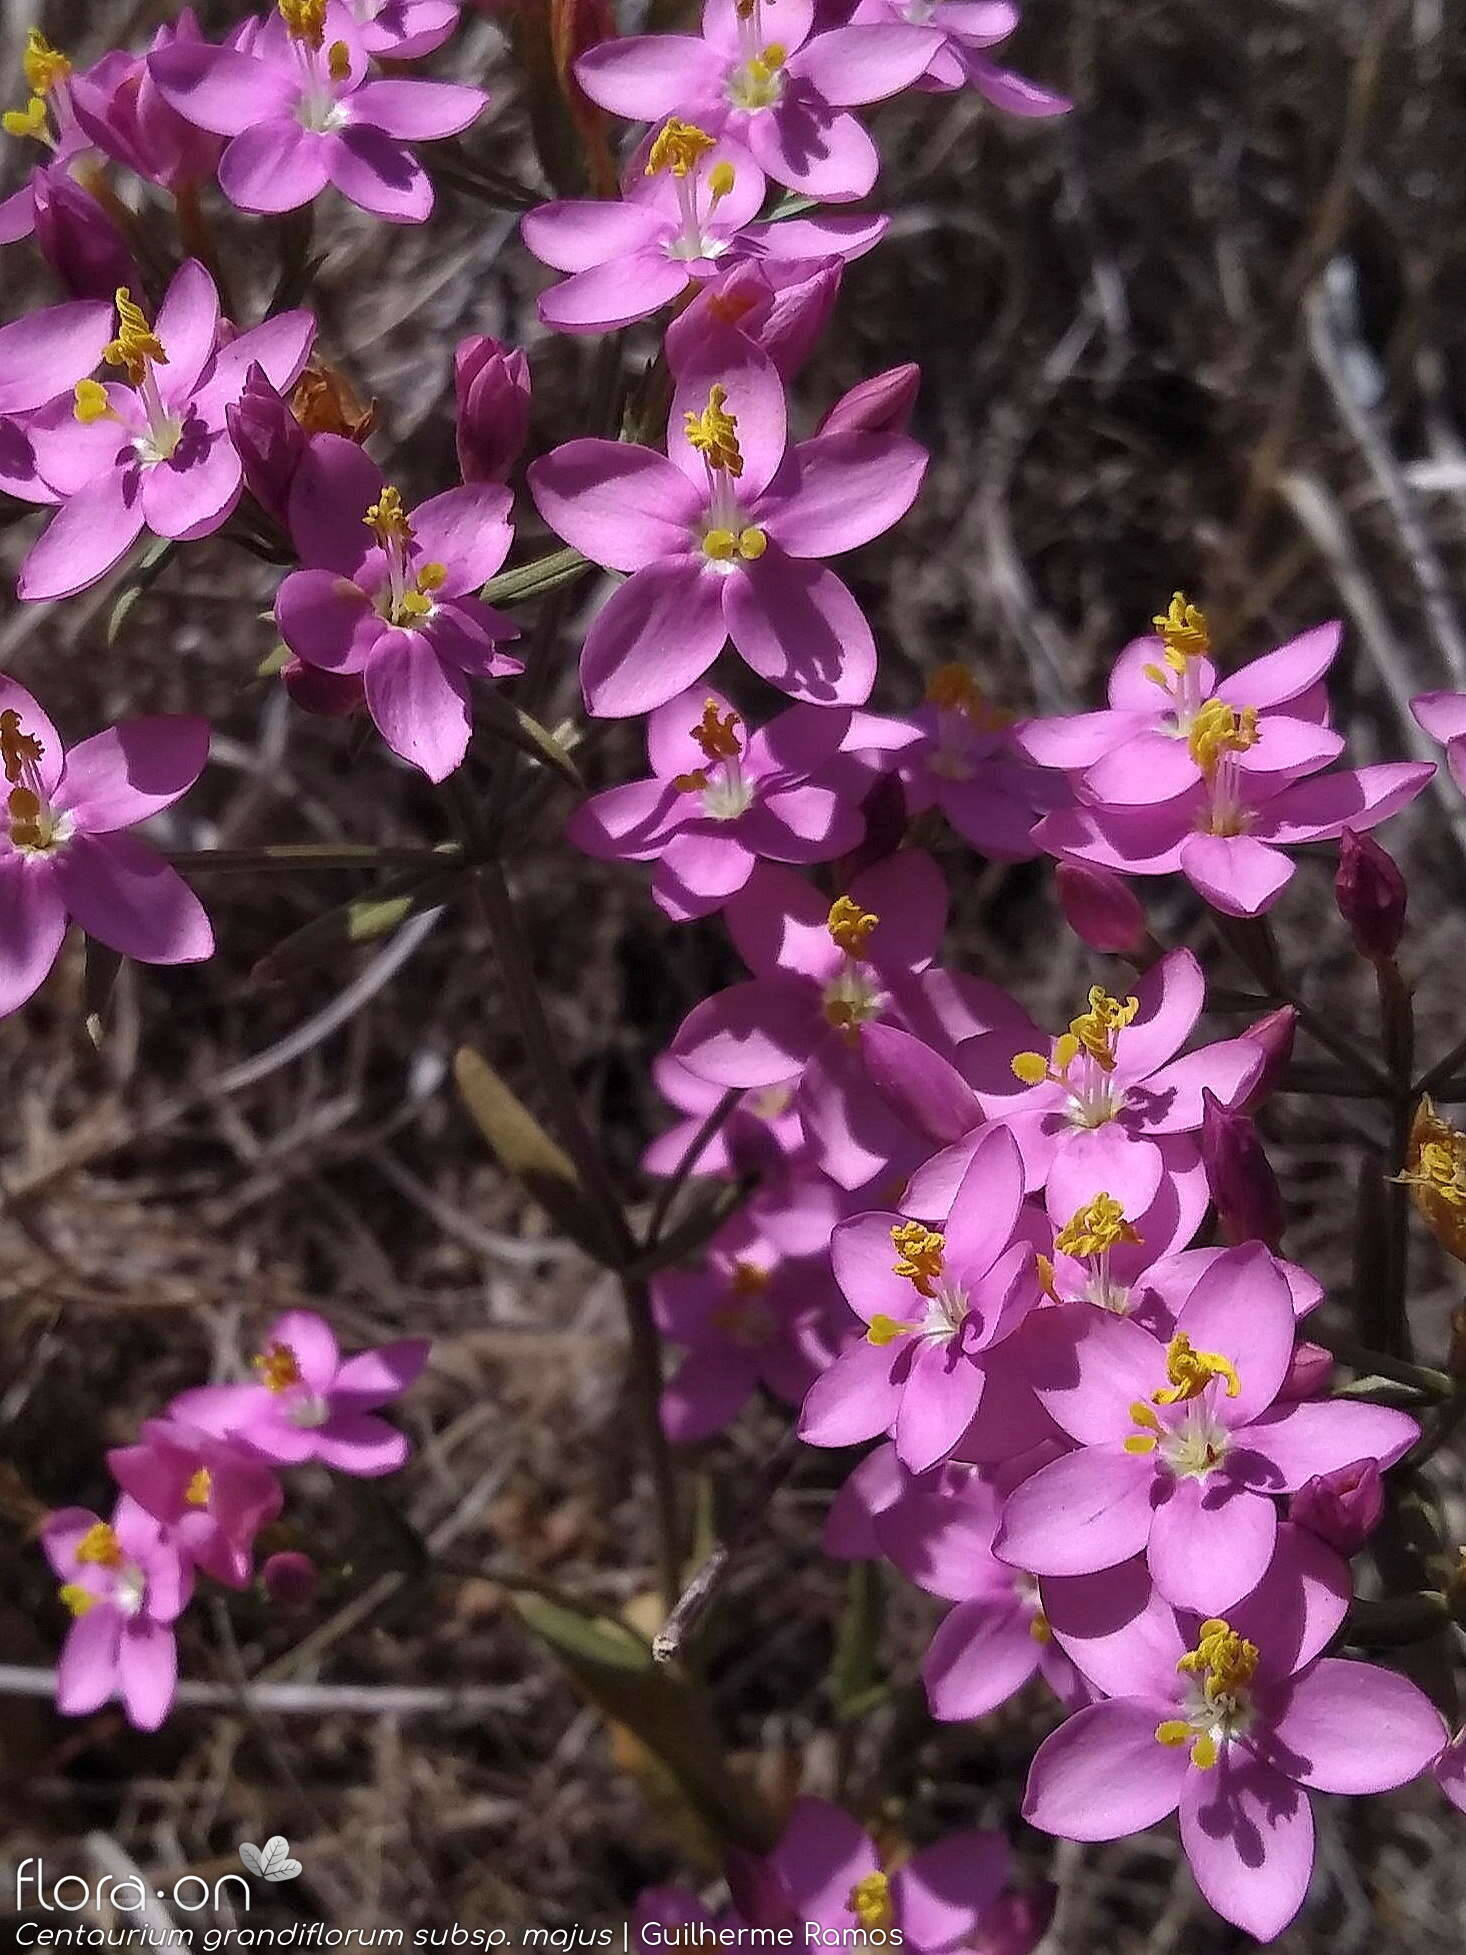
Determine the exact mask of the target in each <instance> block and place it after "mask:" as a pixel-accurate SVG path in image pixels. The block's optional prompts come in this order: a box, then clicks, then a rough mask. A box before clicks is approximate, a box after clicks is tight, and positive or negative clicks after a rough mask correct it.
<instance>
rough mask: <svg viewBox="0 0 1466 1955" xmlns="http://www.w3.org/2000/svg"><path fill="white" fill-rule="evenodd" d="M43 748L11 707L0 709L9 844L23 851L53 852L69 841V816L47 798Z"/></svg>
mask: <svg viewBox="0 0 1466 1955" xmlns="http://www.w3.org/2000/svg"><path fill="white" fill-rule="evenodd" d="M44 751H45V749H44V748H43V747H42V745H41V742H40V741H39V740H38V739H37V738H36V736H35V734H33V733H27V732H26V730H25V728H24V726H23V725H22V724H21V718H20V714H19V713H17V712H16V711H15V710H14V708H13V707H7V708H6V710H5V711H4V712H3V713H0V767H3V769H4V773H5V779H6V782H7V783H8V785H9V790H10V791H9V793H8V794H7V795H6V797H5V812H6V815H7V818H8V821H9V827H10V841H11V845H12V847H14V848H16V849H18V850H19V851H20V853H21V854H22V855H52V854H54V853H55V852H56V850H57V849H59V848H62V847H63V846H64V845H65V844H66V843H67V842H68V841H70V839H71V836H72V833H73V829H74V823H73V821H72V818H71V816H70V815H69V814H57V813H56V812H55V811H54V810H53V809H52V807H51V804H50V802H49V801H48V800H47V798H46V790H45V788H44V786H43V785H42V783H41V772H40V761H41V756H42V754H43V753H44Z"/></svg>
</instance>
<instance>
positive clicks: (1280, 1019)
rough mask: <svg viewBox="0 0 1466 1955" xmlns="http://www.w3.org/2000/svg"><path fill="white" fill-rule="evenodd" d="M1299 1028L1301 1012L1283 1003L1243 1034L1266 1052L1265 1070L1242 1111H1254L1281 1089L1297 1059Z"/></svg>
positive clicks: (1264, 1053) (1254, 1082)
mask: <svg viewBox="0 0 1466 1955" xmlns="http://www.w3.org/2000/svg"><path fill="white" fill-rule="evenodd" d="M1297 1030H1298V1014H1297V1012H1296V1011H1295V1010H1294V1009H1293V1007H1292V1006H1291V1005H1280V1006H1279V1007H1278V1009H1277V1010H1276V1011H1270V1012H1268V1013H1267V1015H1266V1016H1265V1017H1263V1018H1259V1019H1257V1020H1255V1021H1254V1022H1253V1023H1252V1024H1251V1025H1249V1026H1248V1027H1247V1029H1246V1031H1245V1032H1243V1034H1242V1036H1243V1038H1244V1039H1246V1040H1247V1042H1248V1044H1249V1045H1255V1046H1258V1047H1260V1049H1261V1051H1262V1071H1261V1072H1260V1073H1259V1074H1258V1075H1257V1078H1256V1079H1255V1080H1254V1081H1253V1083H1252V1089H1251V1091H1250V1092H1249V1093H1248V1095H1247V1098H1246V1099H1245V1100H1244V1101H1243V1102H1242V1106H1241V1111H1242V1112H1243V1113H1250V1112H1251V1111H1252V1110H1253V1108H1254V1107H1259V1106H1261V1105H1262V1103H1263V1101H1264V1100H1265V1099H1267V1098H1268V1097H1269V1095H1270V1094H1272V1093H1274V1092H1276V1091H1277V1089H1278V1087H1279V1085H1280V1084H1281V1083H1282V1078H1283V1074H1284V1073H1285V1072H1286V1071H1287V1070H1288V1067H1289V1065H1290V1064H1291V1062H1292V1058H1293V1040H1294V1036H1295V1035H1296V1033H1297Z"/></svg>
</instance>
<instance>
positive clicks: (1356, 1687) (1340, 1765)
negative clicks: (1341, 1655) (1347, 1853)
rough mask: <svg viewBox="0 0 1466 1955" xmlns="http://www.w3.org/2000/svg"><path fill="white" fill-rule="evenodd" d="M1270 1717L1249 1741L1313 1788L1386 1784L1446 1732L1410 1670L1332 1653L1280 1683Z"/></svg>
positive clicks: (1420, 1764) (1369, 1788) (1368, 1788)
mask: <svg viewBox="0 0 1466 1955" xmlns="http://www.w3.org/2000/svg"><path fill="white" fill-rule="evenodd" d="M1270 1722H1271V1724H1272V1727H1273V1730H1272V1731H1267V1730H1264V1731H1259V1732H1258V1734H1257V1736H1256V1737H1255V1738H1254V1739H1253V1740H1252V1743H1253V1748H1254V1749H1255V1750H1256V1751H1257V1752H1258V1753H1259V1754H1260V1755H1261V1756H1263V1757H1265V1758H1267V1759H1268V1761H1269V1762H1270V1763H1272V1764H1274V1765H1276V1766H1277V1767H1278V1769H1279V1770H1280V1771H1283V1772H1286V1773H1287V1775H1288V1777H1289V1778H1291V1779H1296V1780H1298V1782H1299V1783H1300V1784H1301V1785H1308V1786H1312V1788H1313V1789H1314V1791H1315V1792H1346V1793H1361V1792H1388V1791H1391V1790H1392V1789H1393V1788H1394V1787H1395V1786H1397V1785H1405V1784H1407V1783H1408V1782H1409V1781H1410V1780H1411V1779H1413V1778H1416V1777H1418V1775H1419V1774H1420V1773H1421V1772H1423V1771H1424V1770H1425V1768H1426V1767H1427V1766H1428V1765H1429V1764H1430V1762H1431V1760H1432V1759H1433V1758H1434V1757H1435V1756H1436V1754H1437V1752H1439V1750H1440V1748H1441V1746H1442V1744H1443V1743H1444V1742H1445V1737H1446V1732H1445V1727H1444V1725H1443V1724H1442V1722H1441V1715H1440V1712H1439V1711H1438V1710H1437V1709H1436V1708H1435V1706H1434V1704H1432V1703H1431V1701H1430V1699H1429V1698H1428V1697H1427V1696H1425V1694H1424V1693H1423V1692H1422V1691H1421V1690H1420V1689H1419V1688H1418V1687H1417V1686H1416V1685H1415V1684H1413V1683H1411V1682H1410V1680H1409V1678H1408V1677H1402V1676H1399V1675H1397V1674H1396V1672H1395V1671H1393V1670H1385V1669H1381V1668H1380V1667H1379V1666H1378V1665H1377V1664H1373V1663H1348V1662H1340V1661H1339V1660H1338V1659H1337V1658H1334V1657H1325V1658H1324V1659H1323V1661H1322V1662H1321V1663H1315V1664H1314V1665H1313V1667H1312V1669H1310V1670H1306V1671H1304V1673H1303V1674H1302V1675H1301V1676H1298V1677H1293V1678H1291V1679H1290V1680H1289V1681H1288V1682H1287V1683H1285V1684H1284V1685H1283V1686H1282V1687H1281V1690H1280V1692H1279V1697H1278V1701H1277V1705H1276V1707H1275V1708H1274V1710H1273V1715H1272V1718H1271V1720H1270ZM1274 1731H1275V1732H1276V1739H1275V1741H1274V1738H1273V1732H1274Z"/></svg>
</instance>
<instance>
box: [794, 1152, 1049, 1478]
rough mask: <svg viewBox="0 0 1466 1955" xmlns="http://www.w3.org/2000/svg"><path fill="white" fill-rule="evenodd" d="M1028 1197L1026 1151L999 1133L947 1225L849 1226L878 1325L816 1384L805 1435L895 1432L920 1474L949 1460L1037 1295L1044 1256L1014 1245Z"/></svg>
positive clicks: (878, 1217)
mask: <svg viewBox="0 0 1466 1955" xmlns="http://www.w3.org/2000/svg"><path fill="white" fill-rule="evenodd" d="M1022 1200H1023V1162H1022V1160H1021V1158H1020V1156H1019V1153H1018V1148H1017V1145H1016V1143H1015V1142H1014V1140H1013V1137H1012V1135H1011V1134H1007V1133H1005V1132H1004V1131H1003V1130H1002V1129H1001V1128H992V1129H990V1130H989V1131H988V1133H986V1134H985V1135H984V1137H983V1141H982V1144H981V1145H980V1146H979V1147H978V1148H977V1149H976V1150H975V1152H974V1154H973V1157H972V1165H971V1166H970V1167H969V1168H968V1170H967V1173H966V1175H965V1176H964V1178H963V1182H962V1186H961V1188H960V1189H959V1190H958V1193H957V1199H956V1201H955V1202H954V1203H953V1205H952V1212H951V1215H950V1216H949V1217H948V1219H947V1222H946V1225H945V1227H944V1228H943V1229H942V1230H940V1231H938V1230H933V1229H929V1228H928V1227H927V1226H926V1224H925V1223H923V1222H913V1221H910V1220H908V1219H907V1218H906V1217H905V1216H902V1215H895V1214H890V1213H879V1212H877V1213H871V1214H866V1215H856V1216H853V1217H852V1218H851V1219H850V1220H849V1221H847V1222H842V1223H841V1224H840V1225H839V1227H838V1228H837V1229H836V1230H835V1233H834V1236H833V1238H832V1239H831V1243H830V1256H831V1261H832V1264H833V1267H834V1271H835V1280H836V1281H837V1282H838V1283H839V1285H840V1288H841V1289H842V1290H843V1291H844V1293H845V1297H846V1301H847V1302H848V1303H849V1305H850V1307H851V1309H852V1310H853V1311H854V1312H855V1314H856V1316H857V1317H859V1318H860V1319H861V1320H862V1322H863V1323H864V1324H865V1325H866V1326H867V1329H866V1333H865V1336H864V1337H863V1338H862V1339H861V1341H860V1342H859V1343H857V1344H854V1345H852V1346H850V1348H849V1349H848V1350H846V1351H845V1352H843V1353H842V1354H841V1355H840V1356H839V1357H838V1358H837V1359H836V1360H835V1362H834V1364H833V1365H831V1367H830V1368H829V1370H828V1371H827V1372H825V1373H824V1375H823V1376H822V1377H821V1378H819V1379H818V1380H817V1381H816V1382H815V1384H814V1385H813V1386H811V1388H810V1392H809V1396H808V1397H807V1398H806V1399H805V1402H804V1411H803V1413H802V1415H801V1417H800V1422H799V1430H800V1434H801V1436H802V1437H803V1438H804V1439H806V1440H808V1442H809V1443H810V1444H811V1445H814V1446H850V1445H855V1444H856V1443H858V1442H859V1441H860V1440H862V1439H871V1438H874V1437H875V1435H876V1434H877V1433H884V1432H889V1433H891V1435H892V1437H893V1438H894V1439H895V1442H896V1456H897V1458H898V1459H899V1460H900V1462H901V1464H902V1465H903V1466H905V1467H908V1468H909V1469H910V1470H911V1471H912V1472H914V1473H920V1472H924V1471H925V1470H926V1468H927V1467H929V1466H935V1465H936V1464H937V1463H938V1461H940V1460H943V1459H945V1458H947V1456H948V1455H949V1454H950V1453H951V1452H952V1451H953V1449H954V1447H955V1446H956V1445H957V1442H958V1440H959V1439H961V1438H962V1436H963V1434H964V1433H965V1432H966V1431H967V1429H968V1427H969V1426H970V1425H971V1424H972V1422H973V1421H974V1419H976V1418H977V1416H978V1409H979V1406H980V1404H981V1402H982V1398H983V1393H984V1386H985V1384H986V1382H987V1377H986V1370H985V1356H986V1353H987V1352H988V1351H989V1350H990V1349H992V1348H993V1347H994V1346H996V1345H998V1344H1001V1343H1002V1341H1003V1339H1004V1338H1006V1337H1009V1336H1011V1334H1012V1333H1013V1331H1014V1330H1016V1329H1017V1327H1018V1325H1019V1324H1020V1323H1021V1322H1022V1320H1023V1318H1024V1316H1025V1315H1026V1314H1027V1312H1028V1310H1029V1309H1030V1307H1031V1306H1032V1304H1033V1303H1034V1302H1035V1301H1036V1299H1037V1295H1038V1284H1037V1281H1036V1279H1035V1275H1034V1265H1033V1251H1032V1249H1031V1248H1030V1246H1029V1245H1028V1244H1027V1243H1026V1242H1016V1243H1015V1242H1014V1241H1013V1231H1014V1226H1015V1224H1016V1223H1017V1220H1018V1212H1019V1209H1020V1207H1021V1205H1022Z"/></svg>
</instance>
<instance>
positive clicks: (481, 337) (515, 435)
mask: <svg viewBox="0 0 1466 1955" xmlns="http://www.w3.org/2000/svg"><path fill="white" fill-rule="evenodd" d="M453 385H454V389H455V391H456V393H457V396H458V467H459V470H460V472H461V473H462V476H463V479H464V481H465V482H502V481H503V480H504V479H505V477H506V476H507V475H508V473H509V471H510V469H511V468H513V466H514V464H515V462H516V461H517V460H518V458H519V452H520V450H521V449H522V448H523V446H524V442H525V436H526V435H527V434H528V433H529V392H530V384H529V361H528V360H527V359H526V358H525V356H524V354H523V353H522V352H521V351H520V349H519V348H518V347H514V346H504V345H502V344H501V343H500V342H499V341H498V340H496V339H490V338H489V337H488V335H487V334H486V333H479V334H476V335H475V336H474V337H473V338H472V339H461V340H459V342H458V345H457V347H456V349H455V350H454V354H453Z"/></svg>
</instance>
